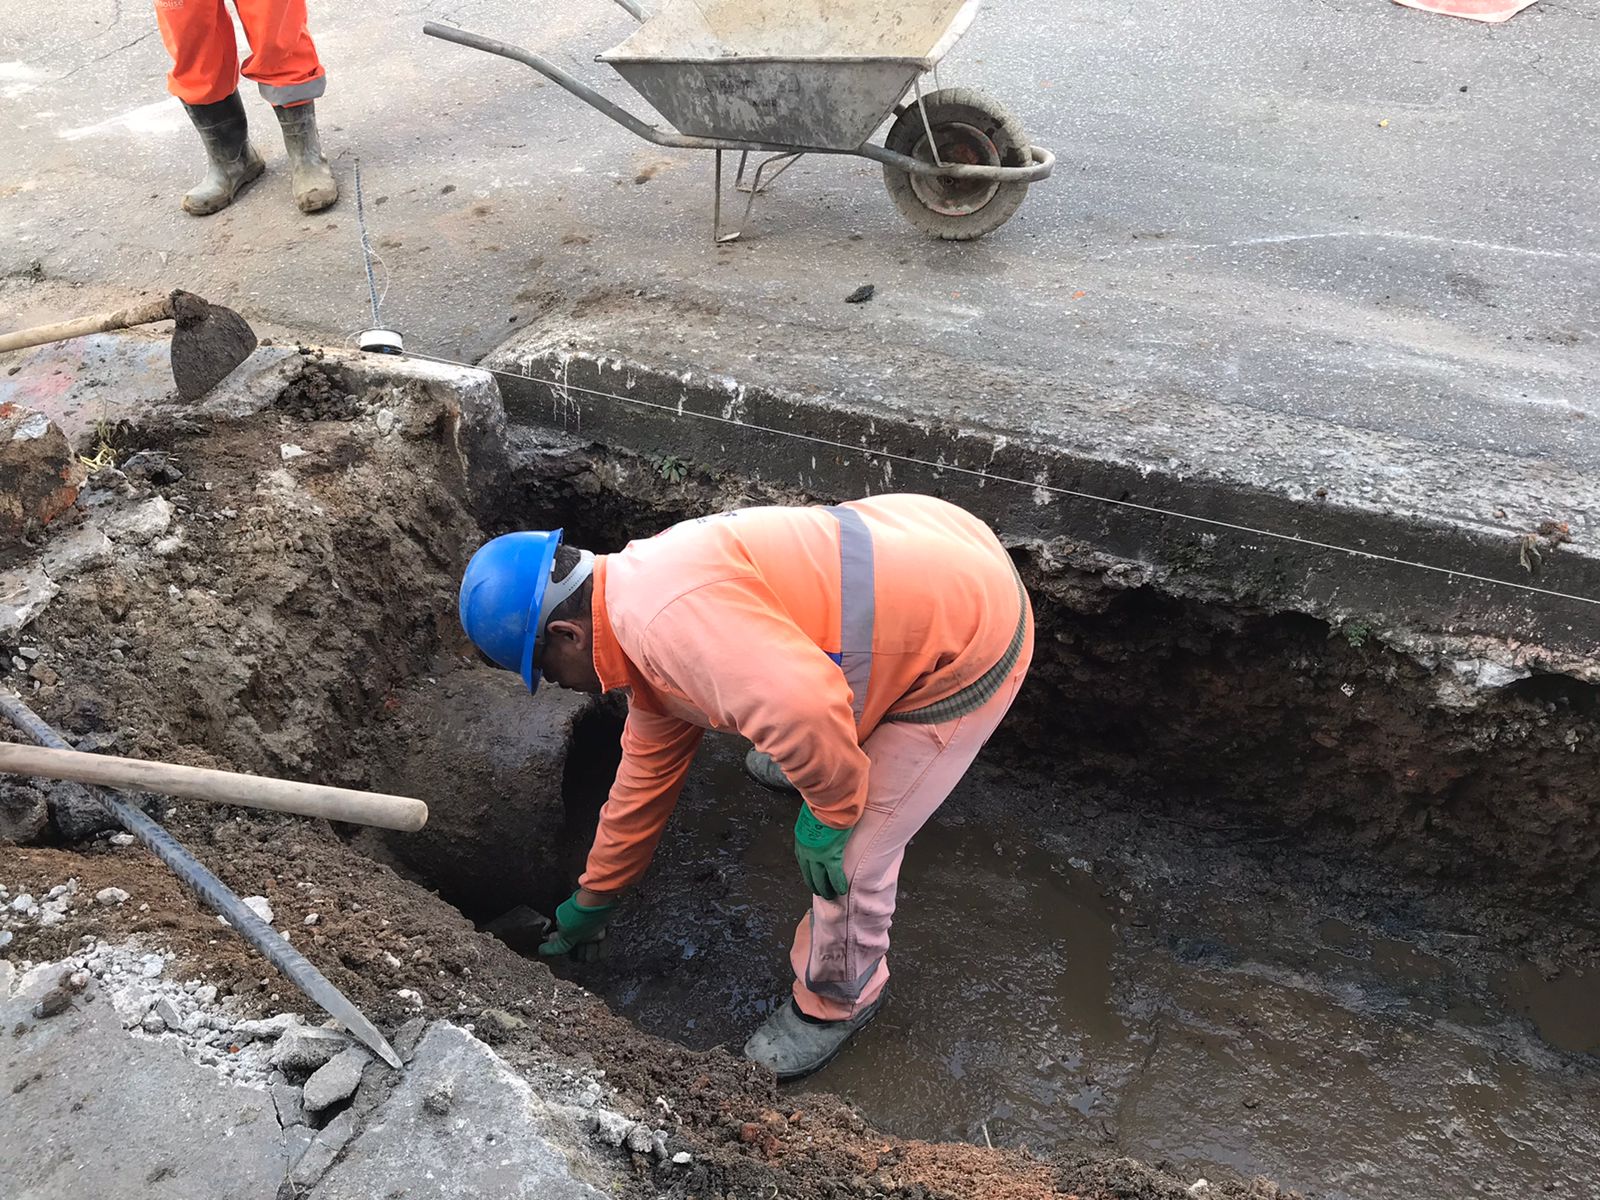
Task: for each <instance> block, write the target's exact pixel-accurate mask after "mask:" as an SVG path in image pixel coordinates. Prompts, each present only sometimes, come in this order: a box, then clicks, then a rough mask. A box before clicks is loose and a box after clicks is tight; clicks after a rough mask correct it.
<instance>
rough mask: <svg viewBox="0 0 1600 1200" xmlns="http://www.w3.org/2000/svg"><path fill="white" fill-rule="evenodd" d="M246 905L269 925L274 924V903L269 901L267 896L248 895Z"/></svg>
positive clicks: (245, 899) (245, 900)
mask: <svg viewBox="0 0 1600 1200" xmlns="http://www.w3.org/2000/svg"><path fill="white" fill-rule="evenodd" d="M244 906H245V907H246V908H248V909H249V910H250V911H251V912H253V913H255V915H256V916H258V917H260V918H261V919H262V920H263V921H265V922H266V923H267V924H268V925H271V924H272V905H271V904H269V903H267V898H266V897H265V896H246V897H245V898H244Z"/></svg>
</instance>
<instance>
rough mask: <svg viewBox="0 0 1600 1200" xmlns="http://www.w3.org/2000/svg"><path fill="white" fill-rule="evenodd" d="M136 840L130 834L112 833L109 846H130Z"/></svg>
mask: <svg viewBox="0 0 1600 1200" xmlns="http://www.w3.org/2000/svg"><path fill="white" fill-rule="evenodd" d="M138 840H139V839H137V838H136V837H134V836H133V834H131V833H113V834H112V835H111V844H112V845H113V846H131V845H133V843H134V842H136V841H138Z"/></svg>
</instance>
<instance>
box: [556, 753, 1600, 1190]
mask: <svg viewBox="0 0 1600 1200" xmlns="http://www.w3.org/2000/svg"><path fill="white" fill-rule="evenodd" d="M741 754H742V747H741V746H740V745H739V744H738V743H737V742H735V741H733V740H732V739H726V738H715V739H711V740H709V741H708V742H707V744H706V747H705V749H704V750H702V761H701V762H700V763H699V764H697V767H696V770H695V773H694V775H693V777H692V778H691V782H690V784H689V786H688V788H687V789H686V792H685V796H684V800H683V801H682V803H681V804H680V808H679V812H678V814H677V815H676V817H675V818H674V823H673V825H672V827H671V828H670V829H669V831H668V834H667V836H666V838H665V839H664V841H663V843H662V846H661V848H660V850H659V852H658V856H657V860H656V864H655V866H654V868H653V869H652V872H651V875H650V877H649V878H648V879H647V880H646V881H645V882H644V884H643V885H642V886H641V887H640V889H639V891H638V894H637V895H636V897H634V898H633V899H632V900H630V901H629V902H628V905H627V908H626V911H625V912H624V913H623V914H622V915H621V916H620V917H619V918H618V919H617V921H616V922H615V926H614V927H615V937H614V939H613V947H612V952H611V955H610V957H609V958H607V959H605V960H603V961H602V962H600V963H598V964H594V965H586V966H582V967H578V966H571V967H565V968H563V970H564V971H565V972H566V973H568V974H569V975H570V977H572V978H574V979H576V980H578V981H580V982H582V984H583V985H584V986H585V987H587V988H590V989H592V990H594V991H596V992H597V993H599V994H600V995H602V996H604V997H605V998H606V999H607V1000H608V1001H609V1002H610V1003H611V1004H612V1005H613V1007H614V1008H616V1009H617V1010H618V1011H619V1012H621V1013H623V1014H625V1015H627V1016H629V1017H631V1018H632V1019H633V1020H635V1021H636V1022H637V1023H638V1024H639V1025H640V1027H641V1028H643V1029H645V1030H646V1031H648V1032H651V1033H655V1034H658V1035H660V1036H662V1037H668V1038H672V1039H675V1040H679V1041H683V1042H686V1043H687V1044H689V1045H691V1046H698V1047H711V1046H716V1045H726V1046H728V1047H730V1048H732V1049H735V1050H736V1049H737V1047H738V1046H739V1045H740V1044H741V1043H742V1041H743V1039H744V1037H745V1036H747V1035H748V1033H749V1031H750V1030H751V1029H752V1028H754V1027H755V1025H757V1024H759V1022H760V1021H761V1020H762V1019H763V1017H764V1016H765V1015H766V1013H767V1012H768V1011H770V1007H771V1005H772V1004H773V1003H776V1002H781V999H782V997H783V996H784V995H785V988H786V986H787V981H788V963H787V948H788V942H789V937H790V934H791V932H792V929H793V925H794V922H795V920H796V919H798V918H799V917H800V916H801V915H802V914H803V913H804V911H805V907H806V905H805V894H804V892H803V889H802V886H801V884H800V882H799V879H798V874H797V870H796V868H795V865H794V862H793V858H792V846H791V839H790V835H789V827H790V825H791V823H792V819H793V804H792V803H791V802H789V801H786V800H785V799H783V798H781V797H776V796H774V795H772V794H771V793H769V792H767V791H765V790H763V789H761V788H759V787H757V786H756V785H754V784H752V783H750V782H748V781H747V780H745V779H744V777H743V774H742V772H741V771H740V770H739V767H738V762H739V757H740V755H741ZM1049 786H1050V785H1049V782H1048V781H1047V780H1044V779H1040V778H1038V777H1030V776H1028V775H1026V774H1023V773H1019V772H1017V771H1015V770H1010V771H1000V770H996V769H994V768H992V767H991V768H990V769H988V770H981V771H979V772H978V773H977V774H976V777H974V778H970V779H969V781H968V782H967V783H965V784H964V785H963V786H962V788H961V789H959V790H958V791H957V793H956V795H955V796H954V797H953V798H952V800H951V801H950V802H948V803H947V805H946V807H945V809H944V810H942V811H941V813H940V814H939V816H938V817H937V818H936V819H935V821H934V822H933V823H932V824H931V825H930V826H928V827H927V828H925V829H924V830H923V831H922V832H921V833H920V834H919V835H918V836H917V838H916V839H914V841H913V842H912V846H911V849H910V850H909V851H908V852H907V858H906V866H905V869H904V872H903V874H902V877H901V889H900V902H899V907H898V910H897V914H896V920H895V927H894V933H893V938H894V944H893V948H892V950H891V954H890V963H891V971H892V976H891V982H890V985H889V986H890V1002H889V1004H888V1005H887V1006H886V1008H885V1010H884V1012H883V1014H882V1015H881V1016H880V1017H879V1018H878V1020H877V1021H876V1022H874V1023H873V1025H871V1026H870V1027H869V1028H868V1029H867V1030H866V1031H865V1032H863V1033H862V1034H861V1035H860V1036H859V1037H858V1038H857V1040H856V1042H855V1043H854V1044H853V1045H852V1047H851V1048H850V1050H849V1051H848V1052H847V1053H845V1054H844V1055H842V1056H841V1057H840V1058H839V1059H837V1060H836V1061H835V1062H834V1063H833V1064H831V1065H830V1066H829V1067H827V1068H825V1069H824V1070H823V1071H822V1072H821V1073H819V1074H818V1075H817V1076H815V1077H814V1078H813V1079H811V1080H809V1081H805V1082H804V1083H801V1084H798V1085H795V1086H793V1087H791V1088H789V1089H786V1093H787V1094H792V1095H796V1096H799V1095H804V1094H807V1093H810V1092H815V1091H830V1092H834V1093H836V1094H838V1095H839V1096H841V1097H843V1098H845V1099H847V1100H849V1101H851V1102H852V1103H854V1104H855V1105H857V1106H858V1107H859V1109H860V1110H861V1112H862V1113H863V1114H864V1115H865V1116H867V1117H868V1119H870V1120H871V1121H873V1122H874V1123H875V1124H877V1125H878V1126H880V1127H881V1128H884V1129H886V1130H889V1131H892V1132H895V1133H898V1134H901V1135H905V1136H916V1137H926V1138H939V1139H949V1140H958V1141H964V1142H968V1143H976V1144H980V1145H981V1144H984V1143H985V1141H986V1140H988V1141H990V1142H992V1143H993V1144H995V1145H997V1146H1008V1147H1025V1148H1027V1149H1028V1150H1030V1151H1034V1152H1043V1153H1053V1154H1059V1153H1071V1152H1100V1153H1104V1152H1106V1151H1111V1152H1114V1153H1119V1154H1126V1155H1129V1156H1132V1157H1134V1158H1137V1159H1141V1160H1146V1161H1151V1162H1157V1163H1164V1164H1169V1165H1170V1167H1171V1168H1172V1169H1173V1170H1175V1172H1176V1173H1177V1174H1178V1175H1179V1176H1180V1177H1187V1178H1190V1179H1194V1178H1201V1177H1211V1178H1215V1177H1217V1176H1218V1174H1219V1173H1221V1174H1224V1175H1228V1174H1237V1175H1239V1176H1241V1177H1244V1178H1250V1177H1252V1176H1258V1175H1262V1176H1267V1177H1270V1178H1273V1179H1275V1180H1277V1181H1278V1182H1279V1183H1281V1184H1283V1185H1284V1186H1287V1187H1293V1188H1297V1189H1300V1190H1303V1191H1304V1192H1305V1193H1306V1194H1307V1195H1314V1196H1319V1197H1327V1198H1329V1200H1388V1198H1392V1200H1411V1198H1414V1197H1416V1196H1420V1195H1440V1196H1443V1195H1467V1194H1475V1193H1480V1192H1481V1193H1483V1194H1491V1195H1546V1194H1556V1195H1567V1196H1580V1195H1587V1194H1590V1189H1592V1187H1593V1186H1594V1180H1593V1171H1594V1164H1595V1163H1596V1162H1597V1161H1600V1135H1597V1134H1596V1132H1595V1130H1596V1128H1597V1122H1600V1069H1597V1068H1600V1064H1597V1061H1596V1060H1595V1059H1594V1058H1593V1057H1591V1056H1589V1055H1587V1054H1584V1053H1581V1052H1582V1051H1588V1050H1593V1049H1596V1048H1597V1045H1600V1035H1597V1033H1596V1028H1597V1027H1596V1025H1595V1023H1594V1022H1593V1020H1592V1014H1593V1013H1595V1012H1600V985H1597V981H1596V980H1594V978H1593V977H1592V976H1580V975H1578V974H1576V973H1573V974H1570V975H1563V976H1561V977H1560V979H1561V980H1562V981H1563V982H1560V983H1559V984H1558V985H1553V984H1551V983H1549V982H1548V981H1546V980H1544V979H1543V978H1542V976H1540V975H1539V973H1538V972H1537V971H1536V970H1535V969H1533V968H1531V967H1528V966H1522V967H1519V968H1514V969H1512V970H1511V971H1510V972H1509V973H1505V972H1501V971H1497V970H1495V969H1494V968H1493V966H1492V965H1490V964H1489V960H1488V959H1485V960H1484V961H1482V962H1471V963H1462V962H1461V961H1459V960H1458V958H1457V957H1454V956H1451V955H1450V954H1449V953H1447V952H1442V951H1441V950H1440V949H1439V948H1438V947H1437V946H1435V947H1433V948H1427V949H1425V948H1423V946H1424V943H1426V941H1427V939H1428V936H1429V935H1428V932H1427V931H1426V930H1423V929H1417V930H1415V931H1412V932H1413V936H1411V937H1404V936H1393V935H1391V934H1387V933H1385V932H1383V931H1382V929H1380V928H1378V927H1377V926H1375V925H1374V923H1373V922H1372V921H1370V920H1363V919H1360V918H1354V917H1348V916H1347V917H1346V918H1336V917H1331V916H1326V915H1323V913H1324V912H1326V911H1327V910H1328V909H1334V910H1338V911H1341V912H1346V913H1348V911H1349V907H1350V906H1349V905H1347V904H1345V903H1340V902H1323V901H1321V900H1319V899H1318V898H1317V897H1316V896H1314V895H1310V894H1306V893H1295V892H1282V891H1279V890H1278V889H1277V888H1276V887H1274V886H1273V884H1272V881H1271V880H1270V879H1268V878H1266V877H1265V876H1264V874H1263V872H1261V871H1260V870H1259V869H1258V868H1257V866H1256V864H1255V863H1254V862H1252V856H1251V854H1250V853H1249V852H1246V851H1240V850H1238V849H1233V850H1229V851H1226V852H1222V853H1218V852H1215V851H1210V852H1207V851H1205V850H1204V849H1203V848H1199V847H1195V846H1193V845H1190V846H1187V847H1186V846H1184V845H1183V844H1182V841H1183V839H1181V838H1180V839H1172V838H1166V839H1163V838H1161V837H1160V836H1158V835H1152V834H1150V833H1149V832H1148V831H1147V833H1146V834H1145V835H1144V836H1143V837H1141V838H1140V839H1138V840H1137V841H1135V842H1133V843H1131V844H1129V843H1123V844H1118V843H1116V842H1113V841H1111V840H1109V839H1107V838H1105V837H1104V836H1103V835H1102V834H1100V833H1097V832H1096V830H1095V829H1094V828H1093V825H1094V822H1093V821H1092V820H1084V819H1082V818H1079V819H1078V820H1077V821H1073V820H1071V819H1070V818H1067V819H1065V820H1063V821H1061V822H1060V823H1058V824H1057V825H1056V826H1055V827H1053V828H1051V829H1048V830H1045V829H1040V828H1038V827H1036V826H1030V825H1028V824H1025V823H1019V822H1015V821H1007V820H1005V819H1003V818H998V817H997V816H996V810H997V809H999V810H1003V809H1004V808H1005V807H1007V806H1008V802H1010V803H1011V804H1012V806H1013V807H1017V808H1022V807H1025V805H1024V804H1023V803H1021V802H1018V801H1017V798H1018V797H1019V796H1021V795H1022V794H1024V793H1026V792H1032V791H1037V790H1038V789H1040V788H1044V789H1048V788H1049ZM1063 807H1064V809H1066V810H1070V808H1071V805H1070V801H1068V803H1066V804H1065V805H1064V806H1063ZM1197 852H1198V853H1199V854H1200V855H1201V857H1203V858H1204V859H1206V860H1207V863H1206V866H1207V868H1208V870H1209V872H1210V873H1211V878H1210V881H1209V883H1208V882H1206V881H1205V880H1195V879H1175V878H1173V877H1172V876H1171V874H1170V873H1168V872H1165V871H1164V870H1163V869H1162V864H1161V858H1162V857H1163V856H1164V855H1166V854H1185V853H1187V854H1190V855H1193V854H1195V853H1197Z"/></svg>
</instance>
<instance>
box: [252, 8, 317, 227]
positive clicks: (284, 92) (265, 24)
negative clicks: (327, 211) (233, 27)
mask: <svg viewBox="0 0 1600 1200" xmlns="http://www.w3.org/2000/svg"><path fill="white" fill-rule="evenodd" d="M234 5H235V7H236V8H238V10H239V23H240V24H242V25H243V26H244V32H245V37H247V38H248V39H249V40H250V57H249V58H247V59H245V60H244V67H243V71H244V76H245V78H246V79H252V80H254V81H255V83H256V86H257V87H258V88H260V89H261V95H262V98H263V99H265V100H266V101H267V103H268V104H270V105H272V109H273V111H274V112H275V113H277V115H278V124H279V125H280V126H282V128H283V145H284V149H285V150H287V151H288V154H289V168H290V173H291V177H292V180H293V184H294V199H295V203H296V204H297V205H299V207H300V211H301V212H317V211H319V210H321V209H324V208H327V207H328V206H329V205H330V204H332V203H333V202H334V201H335V200H337V199H338V198H339V185H338V184H337V183H336V182H335V181H334V178H333V171H332V170H331V169H330V168H329V166H328V160H327V159H326V158H325V157H324V156H323V153H322V141H321V139H320V138H319V137H318V135H317V107H316V99H317V97H318V96H320V95H322V93H323V92H324V91H325V90H327V86H328V79H327V72H326V71H324V70H323V67H322V60H321V59H319V58H318V57H317V47H316V44H315V43H314V42H312V40H311V31H310V29H309V28H307V24H306V4H305V0H234Z"/></svg>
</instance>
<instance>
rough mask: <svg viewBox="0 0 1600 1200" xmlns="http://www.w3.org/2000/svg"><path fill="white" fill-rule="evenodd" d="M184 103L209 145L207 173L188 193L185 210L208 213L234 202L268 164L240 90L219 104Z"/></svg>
mask: <svg viewBox="0 0 1600 1200" xmlns="http://www.w3.org/2000/svg"><path fill="white" fill-rule="evenodd" d="M183 107H184V108H185V109H186V110H187V111H188V113H189V120H191V121H193V122H194V127H195V129H196V130H197V131H198V132H199V134H200V140H201V141H202V142H203V143H204V144H205V148H206V177H205V178H204V179H202V180H201V181H200V182H199V183H197V184H195V185H194V187H192V188H190V189H189V191H188V193H187V194H185V196H184V197H183V211H184V212H186V213H189V214H191V215H193V216H196V217H208V216H210V215H211V214H212V213H214V212H221V211H222V210H223V209H225V208H227V207H228V205H230V204H232V203H233V201H234V198H235V197H236V196H238V194H239V193H240V192H242V191H244V189H245V187H246V186H248V185H249V183H250V181H251V180H252V179H254V178H255V177H256V176H258V175H260V174H261V172H263V171H265V170H266V169H267V164H266V162H265V161H263V160H262V157H261V155H260V153H259V152H258V151H257V150H256V148H255V147H254V146H252V145H251V144H250V124H249V122H248V121H247V120H246V119H245V115H244V101H243V100H241V99H239V93H238V92H235V93H234V94H233V95H231V96H229V97H228V98H227V99H226V100H218V101H217V102H216V103H215V104H185V105H184V106H183Z"/></svg>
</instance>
